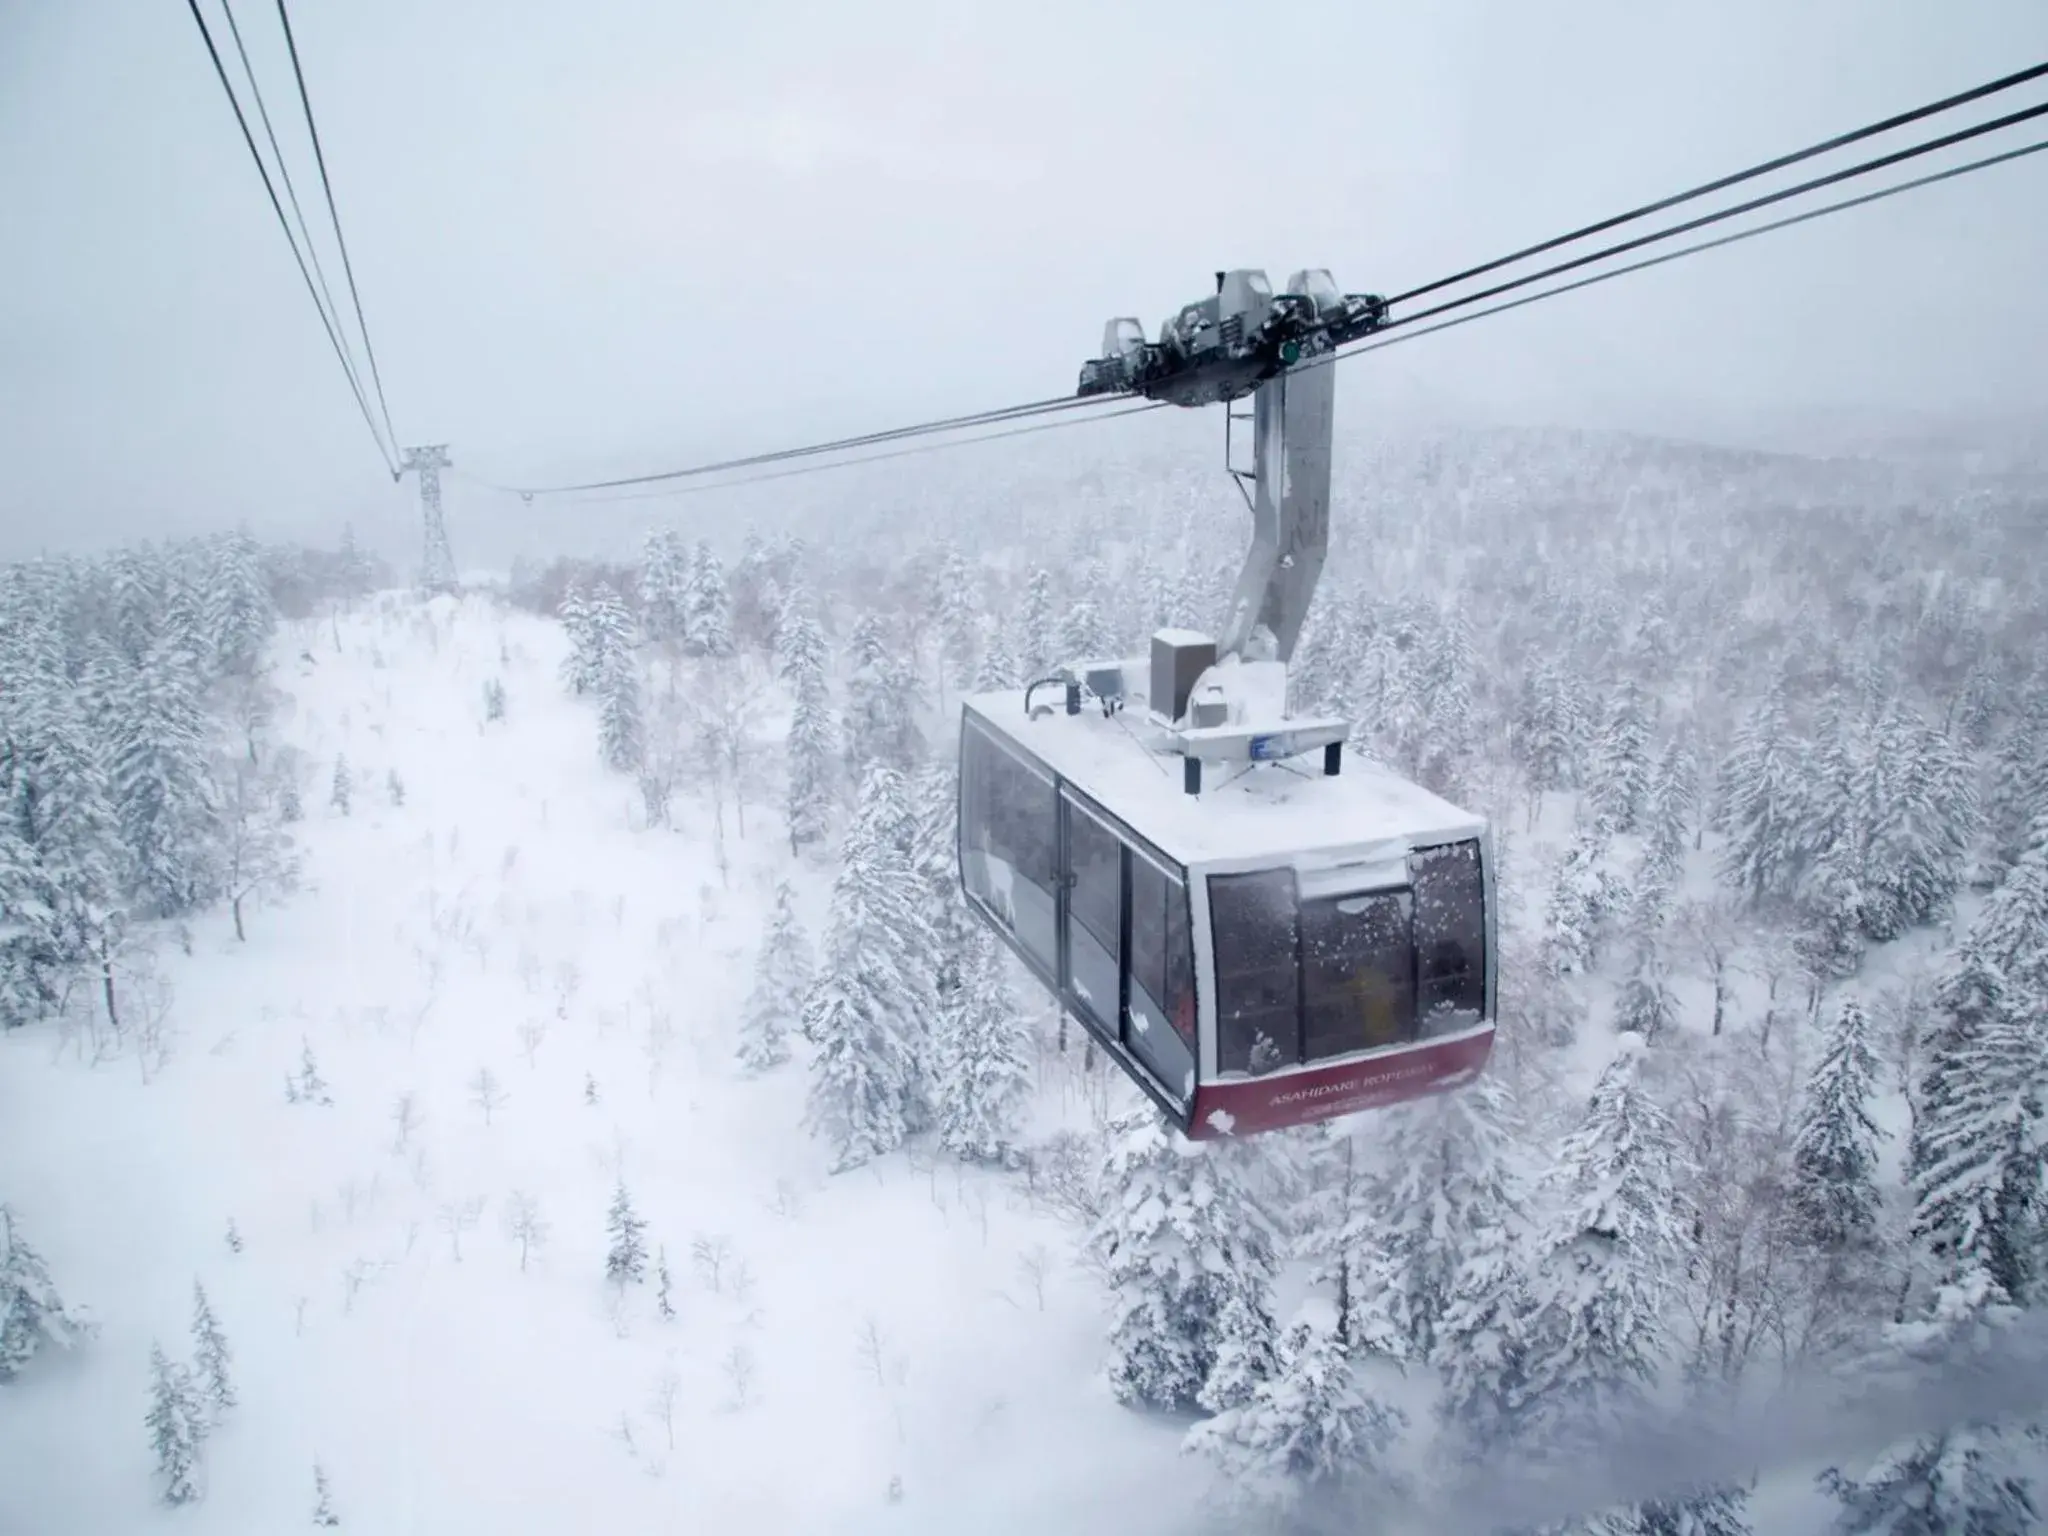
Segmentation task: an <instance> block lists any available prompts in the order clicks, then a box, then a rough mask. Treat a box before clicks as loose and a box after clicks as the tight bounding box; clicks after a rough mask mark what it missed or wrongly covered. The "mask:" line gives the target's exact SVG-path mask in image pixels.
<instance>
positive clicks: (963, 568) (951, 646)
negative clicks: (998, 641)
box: [938, 549, 982, 689]
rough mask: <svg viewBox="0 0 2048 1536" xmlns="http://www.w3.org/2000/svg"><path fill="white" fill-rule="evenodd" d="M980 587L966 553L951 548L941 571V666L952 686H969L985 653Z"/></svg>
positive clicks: (943, 673) (944, 677)
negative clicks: (977, 664) (977, 660)
mask: <svg viewBox="0 0 2048 1536" xmlns="http://www.w3.org/2000/svg"><path fill="white" fill-rule="evenodd" d="M980 588H981V584H980V583H979V582H978V581H976V580H975V574H974V570H973V567H971V566H970V565H969V564H968V563H967V559H966V557H965V556H964V555H962V554H961V553H960V551H959V550H958V549H954V550H950V551H948V552H947V555H946V561H945V565H944V567H943V568H942V569H941V571H940V574H939V591H938V599H939V668H940V676H941V677H942V678H943V680H944V682H945V684H946V686H947V687H948V688H951V689H961V688H965V687H967V686H968V685H969V684H970V683H972V682H973V680H974V665H975V659H976V657H978V656H979V655H980V653H981V612H982V606H981V605H982V598H981V590H980Z"/></svg>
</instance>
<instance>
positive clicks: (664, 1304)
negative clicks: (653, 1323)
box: [654, 1244, 676, 1323]
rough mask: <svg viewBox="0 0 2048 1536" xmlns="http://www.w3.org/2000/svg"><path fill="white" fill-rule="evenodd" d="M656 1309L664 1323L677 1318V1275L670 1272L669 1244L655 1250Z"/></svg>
mask: <svg viewBox="0 0 2048 1536" xmlns="http://www.w3.org/2000/svg"><path fill="white" fill-rule="evenodd" d="M654 1310H655V1311H656V1312H658V1313H659V1314H660V1315H661V1320H662V1321H663V1322H664V1323H672V1322H674V1321H675V1319H676V1303H675V1276H673V1275H672V1274H670V1273H669V1268H668V1246H667V1244H662V1245H660V1246H659V1247H657V1248H656V1249H655V1251H654Z"/></svg>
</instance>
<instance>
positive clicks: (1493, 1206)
mask: <svg viewBox="0 0 2048 1536" xmlns="http://www.w3.org/2000/svg"><path fill="white" fill-rule="evenodd" d="M1512 1123H1513V1122H1512V1120H1511V1117H1510V1109H1509V1103H1508V1098H1507V1093H1506V1090H1505V1089H1504V1088H1503V1087H1502V1086H1501V1084H1500V1081H1499V1079H1498V1078H1495V1077H1491V1076H1482V1077H1480V1078H1479V1079H1478V1080H1477V1081H1475V1082H1474V1083H1472V1084H1471V1085H1470V1086H1469V1087H1467V1088H1464V1089H1461V1090H1460V1091H1459V1092H1457V1093H1455V1094H1445V1095H1442V1096H1438V1097H1432V1098H1426V1099H1418V1100H1415V1101H1413V1102H1412V1103H1408V1104H1402V1105H1397V1106H1395V1107H1393V1108H1391V1109H1387V1110H1383V1111H1381V1112H1380V1113H1379V1114H1378V1115H1376V1116H1375V1117H1374V1118H1373V1120H1372V1122H1371V1135H1370V1137H1361V1136H1360V1135H1359V1134H1358V1133H1357V1132H1354V1131H1353V1130H1351V1129H1350V1128H1349V1127H1348V1126H1346V1125H1344V1124H1342V1123H1341V1122H1340V1124H1339V1125H1338V1127H1337V1128H1336V1130H1335V1133H1334V1135H1335V1142H1334V1149H1333V1150H1334V1151H1335V1153H1336V1155H1335V1156H1334V1157H1331V1158H1330V1159H1329V1160H1328V1161H1329V1165H1330V1176H1328V1177H1326V1178H1325V1179H1324V1180H1323V1181H1321V1183H1320V1184H1319V1185H1318V1187H1317V1188H1316V1189H1315V1191H1314V1192H1313V1193H1312V1194H1311V1195H1310V1197H1309V1200H1308V1204H1307V1206H1306V1209H1305V1210H1304V1213H1303V1216H1304V1219H1303V1222H1302V1227H1303V1232H1304V1236H1303V1239H1302V1253H1303V1256H1304V1257H1306V1258H1308V1259H1309V1260H1310V1261H1311V1264H1312V1272H1313V1273H1314V1275H1315V1276H1316V1278H1317V1279H1318V1280H1319V1281H1320V1282H1321V1283H1323V1284H1325V1285H1327V1286H1330V1287H1331V1288H1332V1290H1333V1294H1334V1295H1335V1297H1336V1300H1337V1305H1338V1308H1339V1311H1338V1319H1337V1321H1338V1327H1339V1328H1340V1329H1342V1330H1343V1332H1344V1334H1345V1336H1346V1339H1347V1341H1348V1343H1349V1345H1350V1348H1351V1350H1352V1352H1353V1353H1354V1354H1356V1355H1361V1356H1362V1355H1364V1354H1367V1353H1372V1354H1379V1355H1384V1356H1387V1357H1390V1358H1392V1359H1395V1360H1398V1361H1401V1362H1403V1363H1407V1364H1415V1365H1421V1364H1425V1363H1429V1362H1433V1361H1439V1360H1446V1359H1449V1360H1452V1361H1455V1359H1456V1357H1457V1356H1458V1355H1459V1353H1460V1351H1461V1349H1462V1348H1463V1347H1464V1346H1467V1345H1470V1344H1471V1343H1472V1341H1471V1340H1469V1339H1463V1338H1459V1339H1455V1340H1454V1339H1452V1338H1449V1337H1447V1335H1446V1329H1447V1327H1452V1326H1453V1325H1456V1326H1464V1325H1467V1324H1469V1322H1470V1320H1471V1319H1472V1318H1473V1317H1474V1316H1475V1315H1476V1314H1477V1312H1478V1311H1479V1310H1480V1308H1481V1307H1482V1306H1483V1304H1484V1303H1485V1302H1486V1301H1487V1300H1488V1299H1490V1298H1491V1297H1493V1296H1494V1295H1495V1293H1496V1292H1497V1291H1498V1290H1499V1288H1500V1286H1501V1284H1502V1283H1503V1270H1504V1269H1505V1268H1506V1267H1507V1266H1508V1264H1509V1263H1510V1262H1511V1258H1512V1253H1513V1249H1514V1245H1515V1243H1516V1242H1517V1241H1518V1234H1519V1232H1520V1229H1521V1225H1522V1223H1523V1221H1524V1219H1525V1207H1526V1204H1527V1200H1528V1190H1527V1188H1526V1187H1525V1183H1526V1181H1525V1180H1524V1179H1523V1177H1522V1176H1521V1174H1520V1172H1519V1171H1518V1168H1517V1165H1516V1163H1515V1161H1514V1156H1513V1148H1514V1142H1513V1140H1512V1130H1511V1128H1512ZM1454 1311H1455V1316H1454V1315H1453V1314H1454Z"/></svg>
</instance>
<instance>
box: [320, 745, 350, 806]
mask: <svg viewBox="0 0 2048 1536" xmlns="http://www.w3.org/2000/svg"><path fill="white" fill-rule="evenodd" d="M354 798H355V776H354V775H353V774H351V773H350V772H349V769H348V759H347V758H346V757H343V756H341V755H339V754H336V756H335V759H334V777H333V779H332V780H331V781H330V783H329V786H328V790H327V803H328V804H329V805H330V806H332V807H333V808H334V809H335V810H337V811H339V812H341V814H342V815H344V816H346V815H347V814H348V808H349V803H350V801H352V800H353V799H354Z"/></svg>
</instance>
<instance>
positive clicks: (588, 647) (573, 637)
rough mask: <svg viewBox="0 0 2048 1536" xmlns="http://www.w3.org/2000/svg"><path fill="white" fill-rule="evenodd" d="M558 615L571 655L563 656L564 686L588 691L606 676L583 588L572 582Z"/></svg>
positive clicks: (574, 690)
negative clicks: (566, 636) (567, 638)
mask: <svg viewBox="0 0 2048 1536" xmlns="http://www.w3.org/2000/svg"><path fill="white" fill-rule="evenodd" d="M555 614H556V616H557V617H558V618H560V619H561V621H562V629H563V632H564V633H565V634H567V635H568V637H569V654H568V655H567V656H565V657H563V658H562V685H563V686H564V687H565V688H567V689H568V690H569V691H570V692H571V693H575V694H584V693H589V692H591V691H592V690H593V689H594V688H596V687H597V684H598V680H599V679H600V678H601V677H602V676H603V671H602V663H603V654H602V651H601V650H600V647H599V643H598V637H597V634H596V630H595V628H594V627H593V625H592V623H591V612H590V603H589V601H588V600H587V599H586V598H585V596H584V593H583V588H582V587H580V586H578V585H576V584H574V583H571V584H570V587H569V590H568V591H567V592H565V593H563V594H562V601H561V604H560V606H558V607H557V608H556V609H555Z"/></svg>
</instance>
